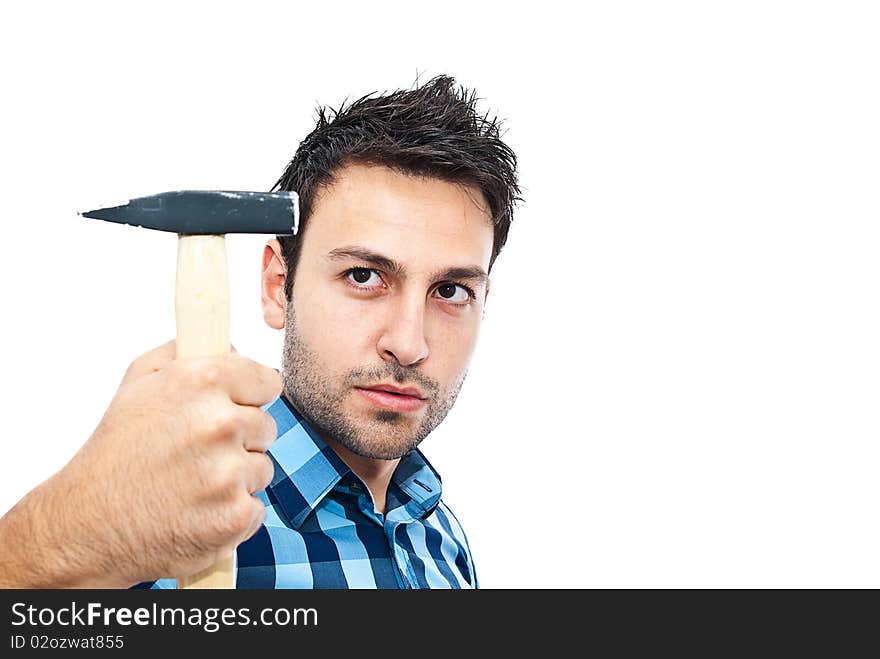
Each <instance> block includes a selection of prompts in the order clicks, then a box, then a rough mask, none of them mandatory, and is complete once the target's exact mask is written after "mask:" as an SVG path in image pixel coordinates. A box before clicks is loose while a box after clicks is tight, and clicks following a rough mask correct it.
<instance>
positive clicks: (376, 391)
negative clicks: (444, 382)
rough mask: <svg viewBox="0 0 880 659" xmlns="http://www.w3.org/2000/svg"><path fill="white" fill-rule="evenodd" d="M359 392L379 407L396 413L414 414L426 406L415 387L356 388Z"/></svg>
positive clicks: (379, 386) (381, 386)
mask: <svg viewBox="0 0 880 659" xmlns="http://www.w3.org/2000/svg"><path fill="white" fill-rule="evenodd" d="M355 389H356V390H357V392H358V393H359V394H360V395H361V396H363V397H364V398H365V399H366V400H368V401H369V402H370V403H372V404H373V405H375V406H377V407H381V408H383V409H386V410H392V411H394V412H414V411H416V410H418V409H419V408H421V407H422V406H423V405H424V404H425V398H423V397H422V395H421V392H420V391H419V390H418V389H415V388H413V387H405V388H400V387H393V386H390V385H376V386H375V387H355Z"/></svg>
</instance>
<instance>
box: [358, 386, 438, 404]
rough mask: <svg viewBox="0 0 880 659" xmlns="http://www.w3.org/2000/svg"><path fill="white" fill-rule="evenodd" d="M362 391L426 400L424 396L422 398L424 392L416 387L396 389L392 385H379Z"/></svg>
mask: <svg viewBox="0 0 880 659" xmlns="http://www.w3.org/2000/svg"><path fill="white" fill-rule="evenodd" d="M361 389H367V390H369V391H385V392H387V393H389V394H397V395H399V396H412V397H413V398H419V399H422V400H424V396H422V392H421V391H419V390H418V389H416V388H415V387H403V388H401V387H395V386H394V385H390V384H377V385H374V386H372V387H361Z"/></svg>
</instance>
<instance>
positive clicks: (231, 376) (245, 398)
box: [219, 354, 281, 407]
mask: <svg viewBox="0 0 880 659" xmlns="http://www.w3.org/2000/svg"><path fill="white" fill-rule="evenodd" d="M223 362H224V364H223V369H222V371H221V377H220V382H219V384H220V386H221V387H222V388H223V389H224V390H225V391H226V392H227V393H228V394H229V397H230V398H231V399H232V401H233V402H235V403H238V404H239V405H251V406H252V407H260V406H262V405H266V404H268V403H271V402H272V401H273V400H275V399H276V398H278V396H279V395H280V394H281V375H280V374H279V373H278V371H276V370H275V369H274V368H269V367H268V366H264V365H263V364H259V363H257V362H255V361H253V360H251V359H248V358H247V357H242V356H241V355H238V354H231V355H229V356H228V357H227V358H225V359H224V360H223Z"/></svg>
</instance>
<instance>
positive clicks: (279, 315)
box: [261, 238, 287, 329]
mask: <svg viewBox="0 0 880 659" xmlns="http://www.w3.org/2000/svg"><path fill="white" fill-rule="evenodd" d="M261 279H262V284H261V288H262V303H263V320H265V321H266V324H267V325H268V326H269V327H271V328H272V329H283V328H284V317H285V314H286V311H287V298H286V297H285V295H284V282H285V281H286V280H287V267H286V266H285V264H284V257H283V256H282V253H281V243H279V242H278V240H277V239H276V238H273V239H272V240H270V241H269V242H268V243H266V246H265V247H264V248H263V272H262V277H261Z"/></svg>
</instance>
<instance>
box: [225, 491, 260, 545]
mask: <svg viewBox="0 0 880 659" xmlns="http://www.w3.org/2000/svg"><path fill="white" fill-rule="evenodd" d="M261 507H262V505H261ZM256 514H257V511H256V510H254V499H253V497H251V496H250V495H245V494H243V495H242V496H240V497H239V498H238V499H237V500H236V502H235V504H234V505H233V506H232V507H231V509H230V515H229V521H230V523H231V525H232V528H231V530H232V532H233V533H234V534H235V535H240V534H242V533H244V532H245V531H247V530H248V529H250V527H251V524H252V523H253V521H254V516H255V515H256Z"/></svg>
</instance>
